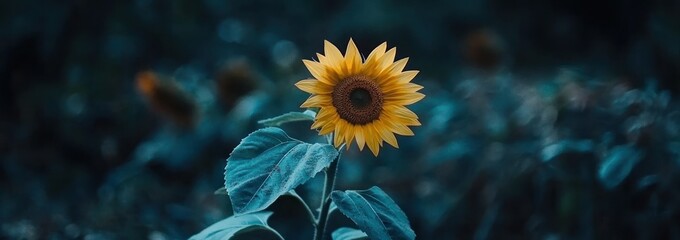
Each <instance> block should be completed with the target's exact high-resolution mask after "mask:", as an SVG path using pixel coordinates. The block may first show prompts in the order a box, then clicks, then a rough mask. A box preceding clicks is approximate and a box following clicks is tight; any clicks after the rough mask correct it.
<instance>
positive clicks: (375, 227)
mask: <svg viewBox="0 0 680 240" xmlns="http://www.w3.org/2000/svg"><path fill="white" fill-rule="evenodd" d="M331 198H332V199H333V202H334V203H335V204H336V205H337V207H338V210H340V212H342V214H345V216H347V217H348V218H349V219H352V221H354V223H356V224H357V226H358V227H359V228H360V229H361V230H362V231H364V232H365V233H366V234H367V235H368V236H369V237H370V238H371V239H393V240H398V239H415V237H416V234H415V233H414V232H413V230H412V229H411V226H410V225H409V222H408V219H407V218H406V214H404V212H403V211H401V209H400V208H399V206H397V204H396V203H394V201H393V200H392V199H391V198H390V197H389V196H387V194H386V193H385V192H384V191H383V190H382V189H380V188H379V187H372V188H370V189H368V190H361V191H356V190H347V191H333V193H332V194H331Z"/></svg>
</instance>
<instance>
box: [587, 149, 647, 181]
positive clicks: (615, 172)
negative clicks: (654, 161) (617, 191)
mask: <svg viewBox="0 0 680 240" xmlns="http://www.w3.org/2000/svg"><path fill="white" fill-rule="evenodd" d="M640 159H642V152H640V151H639V150H637V149H635V148H633V147H631V146H627V145H621V146H616V147H614V148H612V149H611V150H610V151H609V153H608V154H607V155H606V156H605V158H604V162H602V164H601V165H600V169H599V171H598V175H597V176H598V179H599V180H600V182H601V183H602V185H603V186H604V187H605V188H607V189H612V188H614V187H616V186H618V185H619V184H620V183H621V182H623V180H624V179H626V177H628V174H630V172H631V171H632V170H633V168H634V167H635V165H636V164H637V163H638V162H639V161H640Z"/></svg>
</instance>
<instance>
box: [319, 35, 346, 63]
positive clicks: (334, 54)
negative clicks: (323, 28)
mask: <svg viewBox="0 0 680 240" xmlns="http://www.w3.org/2000/svg"><path fill="white" fill-rule="evenodd" d="M323 51H324V55H325V56H326V59H327V60H328V64H329V65H331V66H339V64H340V63H342V60H343V58H342V53H340V50H338V48H337V47H335V45H333V44H332V43H331V42H329V41H328V40H324V43H323Z"/></svg>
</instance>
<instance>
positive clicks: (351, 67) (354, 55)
mask: <svg viewBox="0 0 680 240" xmlns="http://www.w3.org/2000/svg"><path fill="white" fill-rule="evenodd" d="M345 65H346V66H347V70H348V73H353V72H357V71H359V68H361V56H360V53H359V49H358V48H357V45H356V44H354V41H353V40H352V39H351V38H350V39H349V43H347V50H345Z"/></svg>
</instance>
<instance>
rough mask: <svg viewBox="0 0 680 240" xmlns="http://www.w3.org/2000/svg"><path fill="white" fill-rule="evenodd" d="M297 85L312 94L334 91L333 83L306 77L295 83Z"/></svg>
mask: <svg viewBox="0 0 680 240" xmlns="http://www.w3.org/2000/svg"><path fill="white" fill-rule="evenodd" d="M295 86H296V87H297V88H299V89H300V90H302V91H305V92H307V93H311V94H330V93H331V92H333V87H332V86H331V85H328V84H325V83H323V82H321V81H318V80H316V79H305V80H300V81H299V82H297V83H295Z"/></svg>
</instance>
